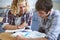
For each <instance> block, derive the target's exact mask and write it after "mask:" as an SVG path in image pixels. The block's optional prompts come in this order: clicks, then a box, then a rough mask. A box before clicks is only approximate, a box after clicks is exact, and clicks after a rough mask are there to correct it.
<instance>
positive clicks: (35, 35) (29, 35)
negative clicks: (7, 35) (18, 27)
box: [11, 31, 46, 38]
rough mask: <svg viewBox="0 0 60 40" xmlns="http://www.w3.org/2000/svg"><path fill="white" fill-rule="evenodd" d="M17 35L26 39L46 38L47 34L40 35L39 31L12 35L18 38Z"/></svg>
mask: <svg viewBox="0 0 60 40" xmlns="http://www.w3.org/2000/svg"><path fill="white" fill-rule="evenodd" d="M17 35H20V36H21V35H23V36H24V37H26V38H42V37H45V36H46V34H44V33H40V32H37V31H28V32H16V33H14V34H12V35H11V36H12V37H16V36H17Z"/></svg>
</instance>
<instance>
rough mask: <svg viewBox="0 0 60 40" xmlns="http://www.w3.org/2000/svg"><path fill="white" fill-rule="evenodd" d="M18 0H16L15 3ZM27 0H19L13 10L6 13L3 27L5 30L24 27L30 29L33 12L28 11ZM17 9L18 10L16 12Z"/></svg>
mask: <svg viewBox="0 0 60 40" xmlns="http://www.w3.org/2000/svg"><path fill="white" fill-rule="evenodd" d="M16 1H17V0H16ZM16 1H15V0H14V1H13V4H14V3H15V2H16ZM26 1H27V0H19V1H18V2H17V3H15V4H14V5H13V7H12V9H11V11H9V12H8V14H7V15H5V18H4V19H3V25H2V27H3V28H4V29H5V30H15V29H24V28H26V29H30V27H31V19H32V15H31V13H29V12H27V8H26V7H27V2H26ZM17 7H18V8H17ZM15 9H16V10H18V11H17V12H16V10H15ZM15 13H17V14H15Z"/></svg>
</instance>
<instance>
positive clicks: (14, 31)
mask: <svg viewBox="0 0 60 40" xmlns="http://www.w3.org/2000/svg"><path fill="white" fill-rule="evenodd" d="M23 30H24V29H16V30H6V31H5V32H18V31H23Z"/></svg>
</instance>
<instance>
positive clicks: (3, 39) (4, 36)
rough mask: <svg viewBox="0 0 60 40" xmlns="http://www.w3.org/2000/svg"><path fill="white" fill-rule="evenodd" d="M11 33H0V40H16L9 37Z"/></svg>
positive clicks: (40, 39)
mask: <svg viewBox="0 0 60 40" xmlns="http://www.w3.org/2000/svg"><path fill="white" fill-rule="evenodd" d="M10 35H11V33H5V32H4V33H0V40H17V39H16V38H14V37H11V36H10ZM29 40H46V38H35V39H31V38H30V39H29Z"/></svg>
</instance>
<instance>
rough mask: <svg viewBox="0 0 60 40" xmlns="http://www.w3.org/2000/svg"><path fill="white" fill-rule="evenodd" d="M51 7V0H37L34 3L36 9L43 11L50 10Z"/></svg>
mask: <svg viewBox="0 0 60 40" xmlns="http://www.w3.org/2000/svg"><path fill="white" fill-rule="evenodd" d="M52 7H53V2H52V0H37V2H36V5H35V8H36V10H37V11H39V10H44V11H45V12H48V11H50V10H51V9H52Z"/></svg>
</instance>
